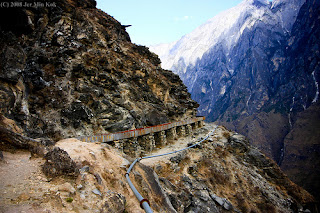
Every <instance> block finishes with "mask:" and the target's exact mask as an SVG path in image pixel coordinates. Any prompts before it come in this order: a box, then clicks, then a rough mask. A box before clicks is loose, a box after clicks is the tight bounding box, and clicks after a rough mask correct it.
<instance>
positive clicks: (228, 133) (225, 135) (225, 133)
mask: <svg viewBox="0 0 320 213" xmlns="http://www.w3.org/2000/svg"><path fill="white" fill-rule="evenodd" d="M222 136H223V137H225V138H226V139H228V140H229V138H230V136H231V135H230V132H228V131H225V132H223V133H222Z"/></svg>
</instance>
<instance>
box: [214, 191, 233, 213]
mask: <svg viewBox="0 0 320 213" xmlns="http://www.w3.org/2000/svg"><path fill="white" fill-rule="evenodd" d="M210 196H211V198H212V199H213V200H214V201H215V202H217V203H218V204H219V205H220V206H223V208H225V209H226V210H228V211H230V210H232V209H233V206H232V204H231V203H230V202H229V201H228V200H227V199H225V198H221V197H219V196H217V195H216V194H211V195H210Z"/></svg>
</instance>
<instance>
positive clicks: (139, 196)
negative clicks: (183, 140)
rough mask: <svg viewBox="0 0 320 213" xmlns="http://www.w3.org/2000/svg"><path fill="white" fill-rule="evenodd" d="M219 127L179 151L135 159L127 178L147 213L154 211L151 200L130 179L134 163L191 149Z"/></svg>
mask: <svg viewBox="0 0 320 213" xmlns="http://www.w3.org/2000/svg"><path fill="white" fill-rule="evenodd" d="M217 128H218V126H216V127H215V128H214V129H213V130H212V131H211V132H210V133H209V134H208V135H207V136H206V137H205V138H203V139H202V140H200V141H199V142H198V143H195V144H193V145H192V146H188V147H186V148H183V149H180V150H177V151H173V152H168V153H164V154H160V155H151V156H146V157H142V158H137V159H135V160H134V161H133V163H132V164H131V165H130V167H129V169H128V170H127V172H126V178H127V181H128V183H129V186H130V188H131V190H132V191H133V193H134V194H135V196H136V197H137V199H138V200H139V202H140V206H141V208H143V209H144V211H145V212H146V213H152V212H153V211H152V209H151V207H150V202H149V201H148V200H147V199H145V198H143V197H142V195H141V194H140V193H139V192H138V190H137V189H136V188H135V187H134V185H133V183H132V182H131V180H130V177H129V173H130V172H131V170H132V169H133V167H134V165H135V164H136V163H137V162H139V161H141V160H143V159H148V158H155V157H160V156H165V155H170V154H174V153H177V152H182V151H184V150H187V149H190V148H192V147H195V146H197V145H199V144H200V143H202V142H203V141H205V140H207V139H208V138H209V137H210V136H211V135H213V134H214V132H215V131H216V129H217Z"/></svg>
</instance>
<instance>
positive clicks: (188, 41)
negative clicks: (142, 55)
mask: <svg viewBox="0 0 320 213" xmlns="http://www.w3.org/2000/svg"><path fill="white" fill-rule="evenodd" d="M304 2H305V0H274V1H273V2H269V1H268V0H244V1H243V2H241V3H240V4H239V5H237V6H235V7H233V8H231V9H229V10H226V11H224V12H222V13H220V14H218V15H217V16H215V17H213V18H211V19H209V20H208V21H207V22H206V23H204V24H202V25H201V26H199V27H198V28H196V29H195V30H194V31H192V32H191V33H189V34H187V35H185V36H183V37H182V38H181V39H180V40H178V41H176V42H172V43H169V44H159V45H154V46H150V50H151V51H153V52H155V53H156V54H158V55H159V57H160V59H161V61H162V67H163V68H164V69H171V70H173V71H174V72H176V73H178V74H184V73H185V72H186V69H187V67H188V66H195V64H196V62H197V60H201V58H202V56H203V55H204V54H205V53H206V52H207V51H208V50H210V49H211V48H212V47H213V46H215V45H218V44H219V45H222V46H223V48H224V50H225V52H226V53H227V54H228V52H229V50H230V48H231V47H233V46H234V45H235V44H236V43H237V41H238V39H239V38H240V36H241V35H242V33H243V32H244V31H245V30H250V29H251V28H252V27H253V26H254V25H255V24H256V23H257V22H265V23H266V24H275V23H277V24H278V23H279V24H280V25H281V26H282V28H283V29H284V31H285V32H289V30H290V29H291V27H292V24H293V23H294V21H295V18H296V15H297V12H298V10H299V8H300V7H301V5H302V4H303V3H304ZM288 20H289V21H288Z"/></svg>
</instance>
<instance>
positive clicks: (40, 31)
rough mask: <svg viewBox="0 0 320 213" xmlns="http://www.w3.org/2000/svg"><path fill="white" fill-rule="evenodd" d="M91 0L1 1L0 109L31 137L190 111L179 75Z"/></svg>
mask: <svg viewBox="0 0 320 213" xmlns="http://www.w3.org/2000/svg"><path fill="white" fill-rule="evenodd" d="M95 5H96V2H95V1H91V0H84V1H61V2H56V3H54V4H52V5H51V6H49V5H47V6H41V7H37V8H34V7H30V8H29V7H28V8H26V9H24V8H9V9H8V8H2V9H1V10H2V11H1V32H0V43H1V47H0V81H1V83H0V107H1V108H0V111H1V113H2V114H3V115H4V116H5V117H8V118H11V119H13V120H14V121H16V122H17V123H18V124H19V126H20V127H21V128H23V129H24V131H25V133H27V134H28V135H29V136H31V137H50V138H53V139H58V138H66V137H71V136H77V135H92V134H95V133H108V132H116V131H122V130H128V129H133V128H140V127H144V126H150V125H157V124H161V123H166V122H170V121H175V120H180V119H185V118H187V117H192V116H194V115H195V112H196V108H197V107H198V104H197V103H196V102H195V101H193V100H192V99H191V98H190V94H189V93H188V91H187V88H186V87H185V86H184V84H183V83H182V81H181V80H180V78H179V76H177V75H176V74H173V73H172V72H171V71H167V70H163V69H161V67H160V66H159V64H160V60H159V58H158V56H157V55H155V54H154V53H151V52H149V50H148V48H146V47H144V46H137V45H135V44H132V43H131V42H130V37H129V35H128V33H127V32H126V31H125V27H124V26H122V25H121V24H120V23H119V22H118V21H117V20H115V19H114V18H113V17H111V16H109V15H108V14H106V13H104V12H102V11H101V10H99V9H96V8H95Z"/></svg>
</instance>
